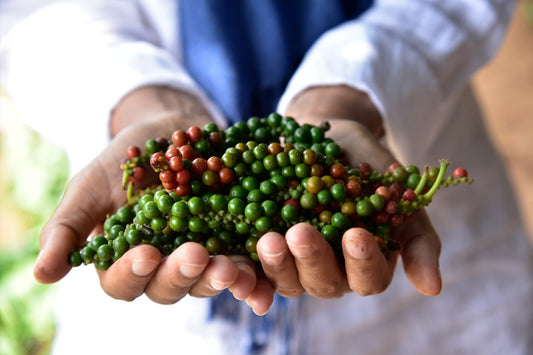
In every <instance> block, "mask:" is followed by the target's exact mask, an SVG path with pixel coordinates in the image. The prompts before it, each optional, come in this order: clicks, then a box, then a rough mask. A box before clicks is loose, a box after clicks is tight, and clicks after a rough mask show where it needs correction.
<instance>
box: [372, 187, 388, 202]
mask: <svg viewBox="0 0 533 355" xmlns="http://www.w3.org/2000/svg"><path fill="white" fill-rule="evenodd" d="M375 193H376V194H377V195H380V196H381V197H383V199H384V200H385V202H387V201H388V200H390V198H391V191H390V189H389V188H388V186H385V185H381V186H378V188H376V190H375Z"/></svg>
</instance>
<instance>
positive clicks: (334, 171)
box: [329, 163, 345, 179]
mask: <svg viewBox="0 0 533 355" xmlns="http://www.w3.org/2000/svg"><path fill="white" fill-rule="evenodd" d="M344 172H345V169H344V166H343V165H342V164H340V163H334V164H333V165H332V166H331V167H330V168H329V173H330V175H331V176H333V177H334V178H337V179H340V178H342V177H343V176H344Z"/></svg>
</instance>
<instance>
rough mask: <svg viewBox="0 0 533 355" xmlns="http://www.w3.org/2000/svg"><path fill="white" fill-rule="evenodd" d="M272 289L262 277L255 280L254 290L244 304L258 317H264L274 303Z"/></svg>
mask: <svg viewBox="0 0 533 355" xmlns="http://www.w3.org/2000/svg"><path fill="white" fill-rule="evenodd" d="M274 293H275V291H274V287H273V286H272V285H271V284H270V282H269V281H268V280H267V279H266V278H265V277H264V276H263V277H260V278H258V279H257V284H256V285H255V288H254V290H253V291H252V293H251V294H250V296H248V297H247V298H246V304H248V306H250V307H251V308H252V310H253V311H254V313H255V314H257V315H258V316H262V315H265V314H266V313H267V312H268V310H269V309H270V307H271V306H272V303H273V302H274Z"/></svg>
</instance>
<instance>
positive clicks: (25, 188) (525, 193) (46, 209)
mask: <svg viewBox="0 0 533 355" xmlns="http://www.w3.org/2000/svg"><path fill="white" fill-rule="evenodd" d="M0 81H1V78H0ZM473 84H474V87H475V90H476V92H477V94H478V96H479V99H480V101H481V104H482V107H483V110H484V111H485V114H486V117H487V126H488V127H489V130H490V132H491V134H492V137H493V140H494V143H495V145H496V146H497V148H498V149H499V150H500V152H501V154H502V156H503V157H504V158H505V161H506V163H507V167H508V169H509V173H510V175H511V177H512V179H513V182H514V186H515V192H516V195H517V197H518V199H519V202H520V204H521V211H522V213H523V217H524V219H525V221H526V223H527V225H528V228H529V231H530V236H531V240H532V242H533V0H520V1H519V3H518V7H517V9H516V12H515V16H514V18H513V21H512V23H511V26H510V29H509V32H508V35H507V38H506V40H505V42H504V44H503V46H502V48H501V50H500V52H499V54H498V55H497V57H496V58H495V59H494V60H493V61H492V62H491V63H489V64H488V65H487V66H486V67H484V68H483V69H482V70H480V71H479V73H477V74H476V75H475V77H474V79H473ZM67 180H68V163H67V158H66V155H65V153H64V152H63V151H62V150H61V149H59V148H58V147H56V146H54V145H53V144H51V143H50V142H48V141H45V140H44V139H43V138H42V137H40V136H39V135H38V134H37V133H35V132H34V131H32V130H31V129H30V128H29V127H27V126H26V125H25V124H24V123H22V122H21V121H20V120H19V119H18V117H17V110H16V107H14V106H13V104H12V103H11V102H10V101H9V98H8V97H7V96H6V95H5V93H4V92H1V91H0V355H37V354H38V355H45V354H49V352H50V347H51V344H52V339H53V336H54V332H55V327H54V316H53V307H54V299H55V291H56V286H55V285H40V284H38V283H37V282H35V281H34V279H33V262H34V260H35V258H36V256H37V253H38V250H39V232H40V229H41V228H42V226H43V225H44V223H45V222H46V220H47V219H48V218H49V216H50V215H51V214H52V212H53V211H54V209H55V206H56V205H57V203H58V201H59V199H60V198H61V194H62V192H63V190H64V188H65V187H66V184H67Z"/></svg>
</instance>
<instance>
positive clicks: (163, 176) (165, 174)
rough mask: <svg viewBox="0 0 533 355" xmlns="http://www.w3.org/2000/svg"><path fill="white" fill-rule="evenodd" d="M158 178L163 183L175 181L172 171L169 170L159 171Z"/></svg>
mask: <svg viewBox="0 0 533 355" xmlns="http://www.w3.org/2000/svg"><path fill="white" fill-rule="evenodd" d="M159 180H161V182H163V183H168V182H175V180H176V179H175V176H174V172H172V171H171V170H163V171H161V172H160V173H159Z"/></svg>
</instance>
